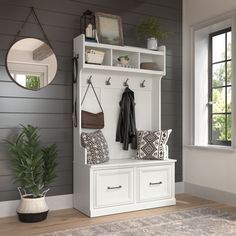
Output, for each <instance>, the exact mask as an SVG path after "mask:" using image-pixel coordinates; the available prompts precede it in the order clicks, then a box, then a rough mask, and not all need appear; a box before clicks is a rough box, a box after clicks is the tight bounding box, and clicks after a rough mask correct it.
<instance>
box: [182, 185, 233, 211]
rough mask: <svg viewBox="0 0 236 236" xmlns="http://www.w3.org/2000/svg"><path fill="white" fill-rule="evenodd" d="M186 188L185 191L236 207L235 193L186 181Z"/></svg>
mask: <svg viewBox="0 0 236 236" xmlns="http://www.w3.org/2000/svg"><path fill="white" fill-rule="evenodd" d="M184 190H185V193H186V194H189V195H193V196H196V197H201V198H205V199H208V200H212V201H215V202H219V203H223V204H227V205H231V206H235V207H236V194H235V193H230V192H225V191H221V190H218V189H213V188H208V187H204V186H200V185H196V184H191V183H186V182H185V183H184Z"/></svg>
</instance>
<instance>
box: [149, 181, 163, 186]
mask: <svg viewBox="0 0 236 236" xmlns="http://www.w3.org/2000/svg"><path fill="white" fill-rule="evenodd" d="M160 184H162V182H161V181H160V182H156V183H152V182H150V183H149V185H160Z"/></svg>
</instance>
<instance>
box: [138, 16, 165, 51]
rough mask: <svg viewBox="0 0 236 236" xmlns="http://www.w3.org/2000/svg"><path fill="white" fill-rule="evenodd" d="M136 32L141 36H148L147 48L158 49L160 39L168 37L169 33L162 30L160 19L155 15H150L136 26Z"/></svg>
mask: <svg viewBox="0 0 236 236" xmlns="http://www.w3.org/2000/svg"><path fill="white" fill-rule="evenodd" d="M135 30H136V33H137V34H138V36H139V37H141V38H143V37H144V38H147V48H148V49H151V50H158V40H160V39H163V38H165V37H167V35H168V34H169V33H168V32H166V31H162V30H161V26H160V23H159V20H158V19H157V18H155V17H150V18H147V19H145V20H143V21H142V22H141V23H140V24H139V25H137V26H136V29H135Z"/></svg>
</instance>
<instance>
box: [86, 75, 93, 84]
mask: <svg viewBox="0 0 236 236" xmlns="http://www.w3.org/2000/svg"><path fill="white" fill-rule="evenodd" d="M91 79H92V75H90V76H89V78H88V80H87V84H91V83H92V80H91Z"/></svg>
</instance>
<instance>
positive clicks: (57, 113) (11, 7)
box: [0, 0, 182, 201]
mask: <svg viewBox="0 0 236 236" xmlns="http://www.w3.org/2000/svg"><path fill="white" fill-rule="evenodd" d="M31 6H34V7H35V8H36V11H37V14H38V17H39V19H40V22H41V23H42V25H43V28H44V29H45V31H46V34H47V36H48V38H49V40H50V41H51V43H52V45H53V48H54V50H55V54H56V56H57V59H58V72H57V74H56V78H55V79H54V80H53V82H52V84H50V85H49V86H47V87H46V88H44V89H41V90H40V91H29V90H25V89H23V88H21V87H19V86H17V85H16V84H15V83H14V82H13V81H11V79H10V78H9V76H8V75H7V72H6V68H5V57H6V53H7V50H8V48H9V47H10V45H11V43H12V41H13V39H14V37H15V34H16V32H17V31H18V30H19V27H20V26H21V24H22V22H23V21H24V19H25V17H26V15H27V14H28V12H29V7H31ZM87 9H90V10H92V11H100V12H106V13H110V14H117V15H120V16H121V17H122V19H123V28H124V38H125V44H126V45H131V46H143V47H144V46H145V44H144V42H139V41H138V40H137V38H136V36H135V34H134V26H135V25H136V24H137V23H139V22H140V21H141V20H142V19H144V18H146V17H148V16H157V17H159V19H160V21H161V25H162V27H163V29H165V30H167V31H170V32H171V34H170V36H169V38H168V39H166V40H165V41H163V42H161V43H163V44H165V45H166V46H167V76H166V77H165V78H164V79H163V81H162V87H163V88H162V92H163V93H162V119H163V122H162V126H163V128H173V133H172V136H171V138H170V156H171V157H172V158H175V159H177V160H178V162H177V168H176V181H182V71H181V66H182V65H181V61H182V54H181V52H182V37H181V34H182V0H119V1H117V0H50V1H49V0H40V1H39V0H20V1H19V0H5V1H4V0H1V1H0V201H6V200H14V199H18V198H19V196H18V193H17V191H16V186H15V185H14V184H13V183H12V172H11V170H10V163H9V160H8V159H9V157H8V154H7V151H6V145H5V143H4V142H3V139H5V138H9V137H12V135H14V134H15V133H16V132H17V131H18V128H19V124H32V125H36V126H38V127H40V129H41V131H40V135H41V137H42V142H43V143H44V144H45V145H46V144H50V143H56V144H57V145H58V147H59V165H58V167H57V174H58V178H57V180H56V182H55V183H54V184H53V185H52V186H51V191H50V192H49V195H61V194H70V193H72V184H73V180H72V150H73V145H72V141H73V140H72V132H73V131H72V122H71V113H72V83H71V82H72V72H71V71H72V63H71V55H72V39H73V38H74V37H75V36H77V35H79V26H80V16H81V14H82V13H83V12H84V11H85V10H87ZM22 36H24V37H26V36H29V37H37V38H42V34H41V32H40V30H39V28H38V26H37V25H36V24H35V22H34V20H33V18H31V19H30V20H29V23H27V24H26V26H25V28H24V30H23V32H22Z"/></svg>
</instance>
